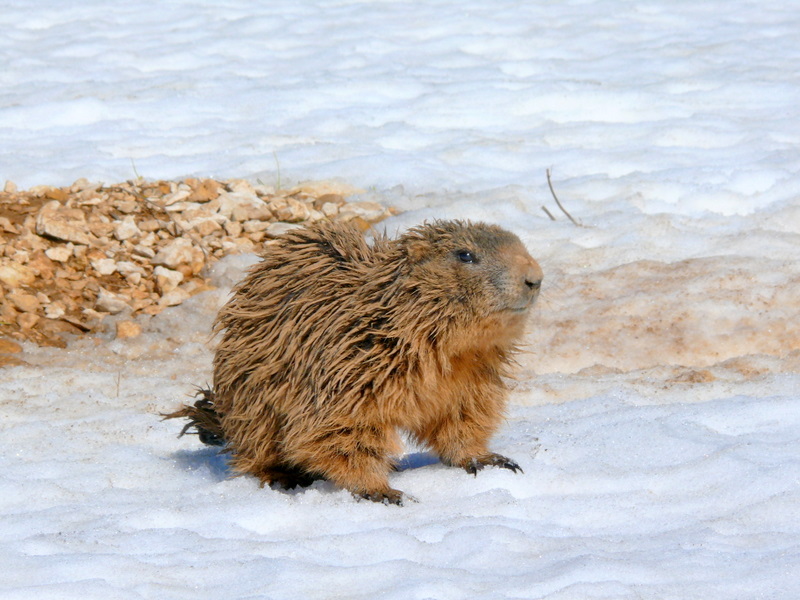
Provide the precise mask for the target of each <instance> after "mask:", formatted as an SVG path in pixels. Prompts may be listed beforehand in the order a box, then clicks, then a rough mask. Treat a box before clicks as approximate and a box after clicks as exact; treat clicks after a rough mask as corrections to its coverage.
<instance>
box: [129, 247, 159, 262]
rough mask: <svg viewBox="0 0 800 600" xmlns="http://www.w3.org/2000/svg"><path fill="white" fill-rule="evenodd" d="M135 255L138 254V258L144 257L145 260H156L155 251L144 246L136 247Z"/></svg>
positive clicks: (134, 249) (134, 248)
mask: <svg viewBox="0 0 800 600" xmlns="http://www.w3.org/2000/svg"><path fill="white" fill-rule="evenodd" d="M133 253H134V254H136V255H137V256H142V257H144V258H150V259H152V258H154V257H155V255H156V251H155V250H153V249H152V248H149V247H147V246H144V245H142V244H137V245H136V246H134V247H133Z"/></svg>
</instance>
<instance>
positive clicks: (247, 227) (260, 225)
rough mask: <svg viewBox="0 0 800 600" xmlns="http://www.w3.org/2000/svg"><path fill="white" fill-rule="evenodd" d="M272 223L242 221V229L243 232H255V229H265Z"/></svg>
mask: <svg viewBox="0 0 800 600" xmlns="http://www.w3.org/2000/svg"><path fill="white" fill-rule="evenodd" d="M270 225H272V223H270V222H269V221H245V222H244V223H242V230H243V231H244V232H245V233H256V232H257V231H266V230H267V229H268V228H269V227H270Z"/></svg>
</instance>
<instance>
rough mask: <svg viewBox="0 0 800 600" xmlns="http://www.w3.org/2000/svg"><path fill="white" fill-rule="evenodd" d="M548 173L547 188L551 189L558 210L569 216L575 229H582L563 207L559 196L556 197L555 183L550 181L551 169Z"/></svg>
mask: <svg viewBox="0 0 800 600" xmlns="http://www.w3.org/2000/svg"><path fill="white" fill-rule="evenodd" d="M546 173H547V186H548V187H549V188H550V193H551V194H552V195H553V199H554V200H555V201H556V204H558V208H560V209H561V212H563V213H564V214H565V215H567V218H568V219H569V220H570V221H572V224H573V225H575V227H580V226H581V224H580V223H578V222H577V221H576V220H575V219H573V218H572V215H571V214H569V213H568V212H567V209H565V208H564V207H563V206H562V205H561V201H560V200H559V199H558V196H556V191H555V190H554V189H553V182H552V181H550V169H547V171H546Z"/></svg>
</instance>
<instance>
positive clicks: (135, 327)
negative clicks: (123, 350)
mask: <svg viewBox="0 0 800 600" xmlns="http://www.w3.org/2000/svg"><path fill="white" fill-rule="evenodd" d="M116 328H117V338H119V339H127V338H133V337H136V336H138V335H141V333H142V326H141V325H139V324H138V323H134V322H133V321H117V324H116Z"/></svg>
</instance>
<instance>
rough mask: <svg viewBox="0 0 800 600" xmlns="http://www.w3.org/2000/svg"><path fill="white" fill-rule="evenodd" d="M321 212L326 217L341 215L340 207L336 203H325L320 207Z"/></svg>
mask: <svg viewBox="0 0 800 600" xmlns="http://www.w3.org/2000/svg"><path fill="white" fill-rule="evenodd" d="M320 211H321V212H322V214H323V215H325V216H326V217H328V218H332V217H335V216H336V215H338V214H339V205H338V204H336V203H335V202H325V203H323V204H322V206H320Z"/></svg>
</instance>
